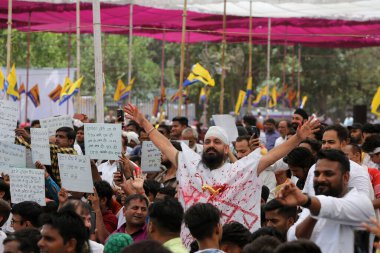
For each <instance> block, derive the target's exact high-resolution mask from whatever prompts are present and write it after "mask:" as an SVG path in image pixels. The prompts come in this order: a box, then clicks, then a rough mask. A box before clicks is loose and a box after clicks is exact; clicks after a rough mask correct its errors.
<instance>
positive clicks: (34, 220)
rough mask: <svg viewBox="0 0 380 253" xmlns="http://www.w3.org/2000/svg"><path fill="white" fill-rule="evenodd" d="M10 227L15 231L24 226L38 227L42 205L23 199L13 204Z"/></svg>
mask: <svg viewBox="0 0 380 253" xmlns="http://www.w3.org/2000/svg"><path fill="white" fill-rule="evenodd" d="M11 213H12V219H11V227H13V229H14V231H15V232H17V231H19V230H22V229H24V228H30V227H34V228H39V227H40V225H39V218H40V215H41V214H42V207H41V206H40V205H39V204H37V203H36V202H33V201H24V202H20V203H18V204H15V205H13V207H12V210H11Z"/></svg>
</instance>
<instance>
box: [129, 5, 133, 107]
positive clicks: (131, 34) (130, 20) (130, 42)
mask: <svg viewBox="0 0 380 253" xmlns="http://www.w3.org/2000/svg"><path fill="white" fill-rule="evenodd" d="M132 42H133V3H131V4H130V5H129V41H128V43H129V44H128V85H129V84H130V82H131V79H132V57H133V54H132V44H133V43H132ZM131 93H132V90H130V91H129V96H128V103H130V102H131Z"/></svg>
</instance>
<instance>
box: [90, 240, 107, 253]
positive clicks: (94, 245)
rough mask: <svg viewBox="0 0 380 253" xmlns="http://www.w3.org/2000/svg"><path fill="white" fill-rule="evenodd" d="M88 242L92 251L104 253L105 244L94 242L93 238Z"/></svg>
mask: <svg viewBox="0 0 380 253" xmlns="http://www.w3.org/2000/svg"><path fill="white" fill-rule="evenodd" d="M88 242H89V244H90V249H91V252H92V253H103V251H104V245H103V244H100V243H97V242H94V241H91V240H89V241H88Z"/></svg>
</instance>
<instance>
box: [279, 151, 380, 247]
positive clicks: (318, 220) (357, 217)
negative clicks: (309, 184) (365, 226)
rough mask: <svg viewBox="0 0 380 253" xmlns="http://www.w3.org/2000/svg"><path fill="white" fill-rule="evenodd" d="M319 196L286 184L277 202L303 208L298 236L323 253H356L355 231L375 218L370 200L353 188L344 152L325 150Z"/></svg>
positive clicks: (316, 183) (318, 168) (317, 169)
mask: <svg viewBox="0 0 380 253" xmlns="http://www.w3.org/2000/svg"><path fill="white" fill-rule="evenodd" d="M314 174H315V176H314V190H315V193H316V196H310V195H306V194H303V193H302V191H301V190H300V189H298V188H297V187H296V186H295V185H294V184H293V183H288V184H286V185H285V186H284V187H283V188H282V189H281V191H280V192H279V193H278V195H277V200H278V201H280V202H281V203H282V204H283V205H287V206H302V207H304V209H303V212H302V214H301V216H300V218H299V220H298V221H297V223H296V224H295V225H294V226H293V227H295V236H294V237H292V238H290V236H289V232H288V239H291V240H294V239H301V238H302V239H307V240H311V241H313V242H315V243H316V244H317V245H318V246H319V247H320V248H321V251H322V253H330V252H331V253H333V252H334V253H335V252H345V253H353V252H354V244H353V242H354V233H353V232H354V229H356V228H360V227H361V224H362V222H369V220H370V218H371V217H374V216H375V211H374V209H373V206H372V203H371V201H370V199H369V198H367V197H366V196H365V195H363V194H362V193H360V192H359V191H358V190H357V189H356V188H349V187H348V182H349V178H350V162H349V160H348V158H347V157H346V156H345V154H344V153H343V152H342V151H340V150H333V149H331V150H322V151H321V152H320V153H319V154H318V160H317V163H316V167H315V172H314Z"/></svg>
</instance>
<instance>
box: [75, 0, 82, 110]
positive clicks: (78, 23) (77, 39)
mask: <svg viewBox="0 0 380 253" xmlns="http://www.w3.org/2000/svg"><path fill="white" fill-rule="evenodd" d="M76 14H77V15H76V23H77V38H76V42H77V79H79V78H80V0H77V5H76ZM81 112H82V110H81V96H80V89H79V91H78V95H77V113H81Z"/></svg>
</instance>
